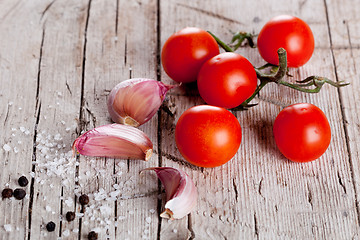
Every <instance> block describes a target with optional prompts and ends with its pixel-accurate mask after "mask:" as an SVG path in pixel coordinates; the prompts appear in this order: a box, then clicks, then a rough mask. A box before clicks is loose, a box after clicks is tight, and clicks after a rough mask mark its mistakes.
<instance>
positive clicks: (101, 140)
mask: <svg viewBox="0 0 360 240" xmlns="http://www.w3.org/2000/svg"><path fill="white" fill-rule="evenodd" d="M72 148H73V152H74V153H75V151H76V150H77V151H78V152H79V153H80V154H82V155H86V156H93V157H113V158H123V159H125V158H126V159H142V160H145V161H147V160H149V159H150V157H151V155H152V152H153V144H152V142H151V140H150V139H149V137H148V136H147V135H146V134H145V133H144V132H142V131H141V130H139V129H137V128H135V127H132V126H126V125H122V124H117V123H114V124H108V125H104V126H100V127H96V128H94V129H92V130H89V131H87V132H86V133H84V134H82V135H81V136H79V137H78V138H77V139H76V140H75V141H74V143H73V147H72Z"/></svg>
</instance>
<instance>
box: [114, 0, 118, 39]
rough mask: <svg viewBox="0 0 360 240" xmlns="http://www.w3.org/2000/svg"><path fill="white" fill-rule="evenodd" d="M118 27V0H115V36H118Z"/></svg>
mask: <svg viewBox="0 0 360 240" xmlns="http://www.w3.org/2000/svg"><path fill="white" fill-rule="evenodd" d="M118 27H119V0H116V14H115V35H116V36H117V35H118Z"/></svg>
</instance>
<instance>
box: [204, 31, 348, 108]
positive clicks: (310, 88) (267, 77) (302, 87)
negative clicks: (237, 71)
mask: <svg viewBox="0 0 360 240" xmlns="http://www.w3.org/2000/svg"><path fill="white" fill-rule="evenodd" d="M208 33H210V34H211V36H213V37H214V39H215V40H216V42H217V43H218V44H219V46H220V47H222V48H223V49H224V50H225V51H226V52H234V51H235V50H236V49H237V48H238V47H239V46H241V43H242V41H243V40H244V39H245V37H244V36H247V37H250V36H251V38H252V35H251V34H247V35H246V34H244V33H242V34H243V35H242V36H240V35H239V33H236V34H235V35H234V37H233V41H232V42H234V38H235V39H243V40H242V41H241V42H240V40H239V42H240V43H238V44H236V45H235V48H234V49H233V48H231V47H230V46H229V45H227V44H226V43H224V42H223V41H221V40H220V39H219V38H218V37H217V36H215V35H214V34H213V33H211V32H208ZM235 36H236V37H235ZM246 39H247V38H246ZM247 40H248V39H247ZM248 42H249V45H250V46H251V44H250V41H249V40H248ZM251 42H252V45H253V41H252V39H251ZM277 54H278V58H279V66H276V65H272V64H269V63H267V64H265V65H264V66H261V67H258V68H256V67H254V69H255V72H256V75H257V78H258V79H259V80H260V84H259V85H258V86H257V87H256V89H255V92H254V93H253V94H252V95H251V96H250V97H249V98H248V99H246V100H245V101H244V102H243V103H242V104H240V105H239V106H238V107H235V108H233V109H232V110H246V109H248V108H250V107H253V106H256V105H257V104H250V102H251V100H253V99H254V97H255V96H256V95H257V94H258V93H259V92H260V90H261V89H262V88H263V87H265V85H266V84H268V83H270V82H273V83H277V84H280V85H283V86H286V87H289V88H292V89H295V90H297V91H301V92H306V93H318V92H319V91H320V90H321V88H322V86H323V85H324V84H325V83H327V84H329V85H331V86H333V87H337V88H340V87H344V86H347V85H349V84H350V83H346V82H343V81H338V82H334V81H331V80H330V79H328V78H325V77H319V76H310V77H307V78H305V79H304V80H300V81H296V83H290V82H287V81H284V80H283V78H284V77H285V76H289V75H288V67H287V56H286V50H285V49H284V48H279V49H278V51H277ZM268 68H271V71H270V74H267V73H264V72H263V71H262V70H264V69H268Z"/></svg>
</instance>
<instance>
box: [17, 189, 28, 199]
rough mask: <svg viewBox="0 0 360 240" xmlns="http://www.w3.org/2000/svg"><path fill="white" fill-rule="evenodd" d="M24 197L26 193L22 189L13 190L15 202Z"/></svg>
mask: <svg viewBox="0 0 360 240" xmlns="http://www.w3.org/2000/svg"><path fill="white" fill-rule="evenodd" d="M25 195H26V192H25V191H24V189H21V188H17V189H15V190H14V197H15V198H16V199H17V200H21V199H23V198H24V197H25Z"/></svg>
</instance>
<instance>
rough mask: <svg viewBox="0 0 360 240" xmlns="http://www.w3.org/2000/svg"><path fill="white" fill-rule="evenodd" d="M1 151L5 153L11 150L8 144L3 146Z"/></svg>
mask: <svg viewBox="0 0 360 240" xmlns="http://www.w3.org/2000/svg"><path fill="white" fill-rule="evenodd" d="M3 149H4V150H5V152H9V151H10V150H11V147H10V146H9V145H8V144H4V146H3Z"/></svg>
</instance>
